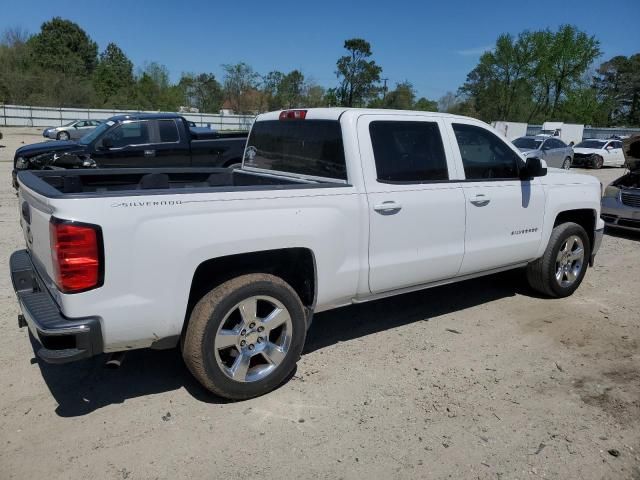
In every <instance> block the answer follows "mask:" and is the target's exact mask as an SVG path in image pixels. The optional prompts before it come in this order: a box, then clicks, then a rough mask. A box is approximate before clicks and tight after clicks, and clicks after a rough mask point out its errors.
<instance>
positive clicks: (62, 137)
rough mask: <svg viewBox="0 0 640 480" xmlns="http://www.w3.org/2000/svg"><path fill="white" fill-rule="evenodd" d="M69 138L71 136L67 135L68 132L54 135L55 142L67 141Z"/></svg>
mask: <svg viewBox="0 0 640 480" xmlns="http://www.w3.org/2000/svg"><path fill="white" fill-rule="evenodd" d="M70 138H71V136H70V135H69V133H68V132H59V133H58V134H57V135H56V140H69V139H70Z"/></svg>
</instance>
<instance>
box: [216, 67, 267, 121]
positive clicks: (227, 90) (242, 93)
mask: <svg viewBox="0 0 640 480" xmlns="http://www.w3.org/2000/svg"><path fill="white" fill-rule="evenodd" d="M222 68H223V69H224V71H225V78H224V94H225V98H226V99H227V100H229V103H230V104H231V108H232V109H233V110H234V112H236V113H250V112H251V111H252V110H253V109H254V108H255V107H256V93H257V88H258V81H259V79H260V75H258V74H257V73H256V72H255V71H254V70H253V68H251V66H249V65H247V64H246V63H244V62H240V63H236V64H233V65H231V64H225V65H222Z"/></svg>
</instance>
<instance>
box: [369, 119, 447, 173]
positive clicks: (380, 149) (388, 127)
mask: <svg viewBox="0 0 640 480" xmlns="http://www.w3.org/2000/svg"><path fill="white" fill-rule="evenodd" d="M369 132H370V134H371V142H372V144H373V154H374V157H375V160H376V171H377V174H378V181H380V182H385V181H387V182H423V181H437V180H447V179H448V178H449V174H448V171H447V159H446V157H445V154H444V147H443V145H442V138H441V137H440V130H439V128H438V124H437V123H433V122H398V121H395V122H386V121H375V122H371V124H370V125H369Z"/></svg>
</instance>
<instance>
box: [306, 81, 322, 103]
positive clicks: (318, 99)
mask: <svg viewBox="0 0 640 480" xmlns="http://www.w3.org/2000/svg"><path fill="white" fill-rule="evenodd" d="M302 104H303V106H305V107H309V108H314V107H326V106H327V102H326V90H325V89H324V87H322V86H320V85H317V84H316V83H314V82H313V81H309V82H307V83H305V85H304V94H303V98H302Z"/></svg>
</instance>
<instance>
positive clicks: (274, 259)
mask: <svg viewBox="0 0 640 480" xmlns="http://www.w3.org/2000/svg"><path fill="white" fill-rule="evenodd" d="M249 273H270V274H272V275H275V276H277V277H280V278H282V279H283V280H284V281H285V282H287V283H288V284H289V285H291V287H292V288H293V289H294V290H295V291H296V293H297V294H298V296H299V297H300V300H301V301H302V304H303V305H304V306H305V308H306V309H307V316H308V319H307V322H308V323H310V321H311V313H312V312H313V309H314V308H315V304H316V299H317V289H318V286H317V285H318V281H317V279H318V273H317V263H316V258H315V255H314V253H313V251H312V250H311V249H309V248H303V247H292V248H283V249H275V250H261V251H255V252H248V253H240V254H235V255H227V256H223V257H216V258H210V259H208V260H204V261H203V262H201V263H200V264H199V265H198V266H197V268H196V269H195V271H194V273H193V277H192V279H191V285H190V287H189V299H188V302H187V308H186V311H185V317H184V324H183V328H182V332H183V333H184V332H185V330H186V328H187V325H188V323H189V317H190V315H191V311H192V310H193V307H194V306H195V304H196V303H197V302H198V301H199V300H200V299H201V298H202V297H203V296H204V295H205V294H206V293H207V292H209V291H210V290H211V289H213V288H215V287H216V286H218V285H220V284H222V283H224V282H226V281H227V280H230V279H232V278H235V277H238V276H240V275H246V274H249Z"/></svg>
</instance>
